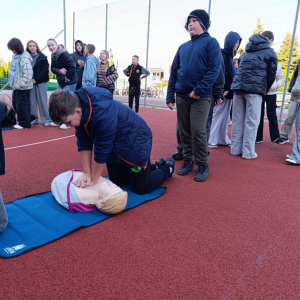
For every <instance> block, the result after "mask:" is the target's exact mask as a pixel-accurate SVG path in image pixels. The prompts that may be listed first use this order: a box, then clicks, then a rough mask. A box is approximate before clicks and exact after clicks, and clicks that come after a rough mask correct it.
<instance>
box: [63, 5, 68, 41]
mask: <svg viewBox="0 0 300 300" xmlns="http://www.w3.org/2000/svg"><path fill="white" fill-rule="evenodd" d="M63 3H64V46H65V47H66V46H67V42H66V38H67V37H66V0H63Z"/></svg>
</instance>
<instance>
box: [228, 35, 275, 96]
mask: <svg viewBox="0 0 300 300" xmlns="http://www.w3.org/2000/svg"><path fill="white" fill-rule="evenodd" d="M277 62H278V60H277V55H276V53H275V51H274V50H273V49H272V48H271V47H270V45H269V40H268V38H266V37H264V36H262V35H260V34H254V35H252V36H251V37H250V38H249V43H248V44H247V45H246V52H245V53H244V54H243V55H242V56H241V58H240V62H239V68H238V70H237V72H236V75H235V77H234V79H233V83H232V85H231V89H232V90H234V91H240V92H243V93H244V92H246V93H251V94H260V95H263V96H265V95H266V94H267V93H268V91H269V90H270V88H271V86H272V84H273V82H274V80H275V78H276V72H277Z"/></svg>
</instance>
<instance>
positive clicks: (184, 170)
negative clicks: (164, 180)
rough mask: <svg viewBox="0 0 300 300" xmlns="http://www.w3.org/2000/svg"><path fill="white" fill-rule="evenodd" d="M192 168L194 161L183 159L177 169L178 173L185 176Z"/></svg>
mask: <svg viewBox="0 0 300 300" xmlns="http://www.w3.org/2000/svg"><path fill="white" fill-rule="evenodd" d="M193 169H194V162H193V161H192V160H184V163H183V164H182V166H181V167H180V169H179V170H178V171H177V174H178V175H181V176H185V175H187V174H189V173H190V172H191V171H193Z"/></svg>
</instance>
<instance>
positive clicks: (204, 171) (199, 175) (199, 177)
mask: <svg viewBox="0 0 300 300" xmlns="http://www.w3.org/2000/svg"><path fill="white" fill-rule="evenodd" d="M208 175H209V169H208V166H207V165H199V167H198V169H197V170H196V176H195V181H206V180H207V178H208Z"/></svg>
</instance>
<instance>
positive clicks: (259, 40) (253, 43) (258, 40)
mask: <svg viewBox="0 0 300 300" xmlns="http://www.w3.org/2000/svg"><path fill="white" fill-rule="evenodd" d="M269 48H271V47H270V45H269V39H268V38H267V37H265V36H262V35H260V34H254V35H252V36H251V37H250V38H249V43H248V44H247V45H246V52H255V51H259V50H263V49H269Z"/></svg>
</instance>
